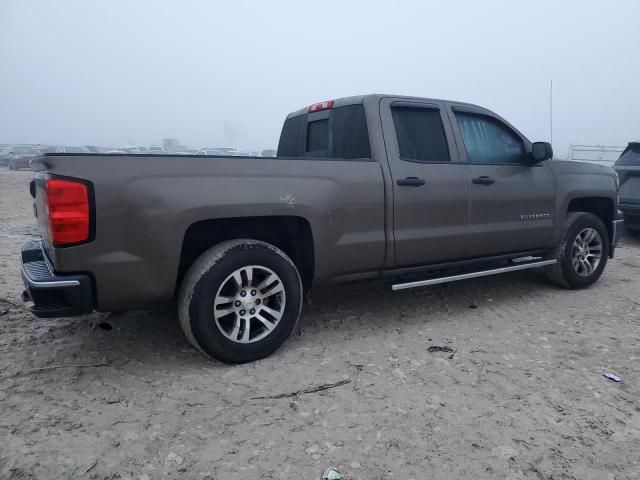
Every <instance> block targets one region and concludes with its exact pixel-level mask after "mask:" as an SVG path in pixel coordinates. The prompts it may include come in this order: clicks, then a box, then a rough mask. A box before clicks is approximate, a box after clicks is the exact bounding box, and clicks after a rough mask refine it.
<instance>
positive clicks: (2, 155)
mask: <svg viewBox="0 0 640 480" xmlns="http://www.w3.org/2000/svg"><path fill="white" fill-rule="evenodd" d="M11 148H12V147H2V148H0V167H6V166H7V165H9V152H10V151H11Z"/></svg>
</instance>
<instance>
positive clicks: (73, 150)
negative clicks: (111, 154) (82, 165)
mask: <svg viewBox="0 0 640 480" xmlns="http://www.w3.org/2000/svg"><path fill="white" fill-rule="evenodd" d="M58 153H92V152H91V150H89V149H88V148H87V147H62V149H60V150H59V151H58Z"/></svg>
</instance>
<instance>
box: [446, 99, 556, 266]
mask: <svg viewBox="0 0 640 480" xmlns="http://www.w3.org/2000/svg"><path fill="white" fill-rule="evenodd" d="M448 111H449V114H450V118H451V123H452V125H453V128H454V132H455V134H456V138H457V140H458V142H457V144H458V147H459V149H460V157H461V158H463V159H464V160H466V162H467V169H468V172H469V177H470V184H469V188H470V190H469V205H470V210H469V224H470V225H469V227H470V231H469V248H468V251H467V255H468V256H469V257H480V256H485V255H496V254H502V253H511V252H520V251H526V250H537V249H542V248H545V247H547V246H548V245H549V242H550V241H551V236H552V234H553V224H554V218H553V213H554V212H555V182H554V179H553V174H552V173H551V169H550V167H549V165H548V164H547V162H542V163H538V164H532V163H531V161H530V159H529V153H528V151H529V150H530V146H529V142H528V140H526V138H524V137H523V136H521V135H520V134H519V133H518V132H517V131H515V130H514V129H513V128H512V127H511V126H510V125H508V124H507V123H505V122H504V121H503V120H502V119H500V118H499V117H497V116H495V115H493V114H491V112H488V111H485V110H483V109H477V110H474V109H473V108H471V107H466V106H464V107H457V106H455V105H454V106H453V107H452V108H451V109H450V110H448ZM465 157H466V158H465Z"/></svg>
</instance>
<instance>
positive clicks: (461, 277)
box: [391, 259, 557, 290]
mask: <svg viewBox="0 0 640 480" xmlns="http://www.w3.org/2000/svg"><path fill="white" fill-rule="evenodd" d="M554 263H557V260H555V259H554V260H541V261H536V262H527V263H521V264H517V265H510V266H508V267H502V268H494V269H492V270H481V271H479V272H469V273H461V274H459V275H451V276H448V277H436V278H429V279H427V280H417V281H415V282H407V283H396V284H395V285H392V286H391V289H392V290H405V289H407V288H416V287H426V286H427V285H436V284H438V283H447V282H456V281H458V280H466V279H468V278H477V277H486V276H489V275H497V274H498V273H507V272H515V271H517V270H526V269H528V268H537V267H546V266H547V265H553V264H554Z"/></svg>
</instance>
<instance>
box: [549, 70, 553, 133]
mask: <svg viewBox="0 0 640 480" xmlns="http://www.w3.org/2000/svg"><path fill="white" fill-rule="evenodd" d="M549 133H550V136H551V145H553V80H551V85H550V86H549Z"/></svg>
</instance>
